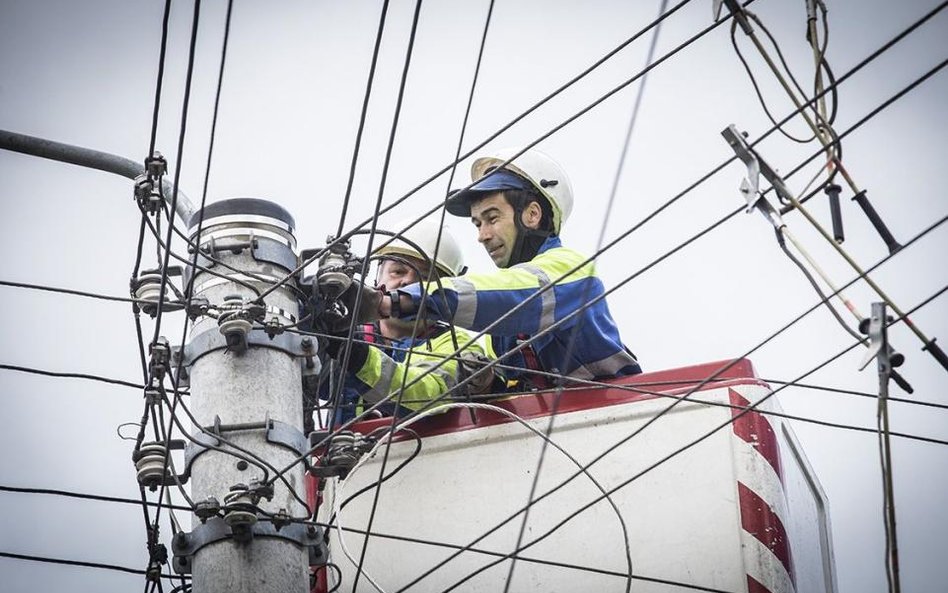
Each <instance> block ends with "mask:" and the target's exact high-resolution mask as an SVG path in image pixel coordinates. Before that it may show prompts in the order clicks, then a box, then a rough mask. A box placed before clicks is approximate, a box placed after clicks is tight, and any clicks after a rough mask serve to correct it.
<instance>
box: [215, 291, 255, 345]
mask: <svg viewBox="0 0 948 593" xmlns="http://www.w3.org/2000/svg"><path fill="white" fill-rule="evenodd" d="M250 319H251V315H250V311H248V310H247V308H246V307H245V306H244V300H243V298H242V297H241V296H240V295H234V294H232V295H228V296H226V297H224V302H223V304H222V305H221V314H220V317H218V320H217V324H218V326H219V328H220V332H221V334H223V336H224V337H225V338H226V339H227V349H228V350H230V351H231V352H234V353H236V354H243V353H244V352H246V351H247V347H248V342H247V336H248V334H249V333H250V330H251V329H252V328H253V324H252V323H251V322H250Z"/></svg>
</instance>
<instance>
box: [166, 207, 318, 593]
mask: <svg viewBox="0 0 948 593" xmlns="http://www.w3.org/2000/svg"><path fill="white" fill-rule="evenodd" d="M200 218H201V214H200V213H198V214H196V215H195V216H194V217H193V218H192V219H191V224H192V227H191V231H190V234H191V235H192V240H194V242H196V243H198V244H199V245H200V246H201V252H202V254H201V255H202V256H205V255H207V256H211V257H213V258H214V259H216V260H219V261H221V262H223V263H226V264H228V265H230V266H232V267H233V268H235V269H237V270H240V271H241V273H238V272H235V271H233V270H230V269H227V268H225V267H224V266H221V265H217V264H215V263H214V262H211V261H210V260H208V259H206V258H205V257H200V258H199V264H200V265H202V266H204V267H209V268H211V269H212V270H214V271H216V272H217V273H219V274H221V275H223V276H225V277H223V278H222V277H220V276H215V275H213V274H211V273H208V272H202V271H198V272H197V275H196V277H195V278H194V284H193V294H194V299H195V300H196V302H197V303H199V304H203V305H205V306H207V307H208V310H210V311H215V310H216V311H219V313H220V314H219V315H218V316H217V317H216V318H215V317H214V316H202V317H199V318H198V319H197V321H196V322H195V324H194V326H193V328H192V331H191V334H190V338H189V341H188V344H187V346H186V347H185V348H184V352H183V355H181V354H179V355H178V362H179V363H183V364H184V365H186V366H188V367H189V369H190V370H189V375H190V390H191V408H192V410H193V413H194V415H195V417H196V418H197V420H198V421H199V422H200V423H201V425H202V426H203V427H204V428H205V429H207V430H208V431H209V432H211V433H216V434H215V436H216V435H219V436H220V437H221V439H222V440H217V439H216V438H215V436H208V435H207V434H202V435H201V436H200V438H201V440H202V441H205V444H207V445H209V446H210V447H208V448H204V447H200V446H194V445H193V444H192V445H189V446H188V448H187V449H186V453H185V458H186V464H187V469H188V471H189V473H190V480H191V495H192V498H193V500H194V501H195V503H196V504H198V505H199V509H198V512H197V513H196V514H195V516H194V519H193V521H192V531H191V532H190V533H186V534H185V533H182V534H178V536H176V537H175V539H174V542H173V546H172V547H173V550H174V553H175V558H174V562H173V566H174V569H175V570H177V571H178V572H190V573H191V575H192V583H193V591H195V593H217V592H220V593H225V592H226V593H287V592H299V593H304V592H305V591H308V590H309V566H310V564H320V563H321V560H322V561H324V560H325V552H324V550H323V548H322V546H321V543H320V539H321V533H320V532H319V531H318V530H316V529H314V528H307V527H306V526H304V525H301V524H298V523H282V522H281V521H280V520H279V518H278V519H277V521H271V520H266V519H268V517H272V516H274V515H277V516H278V517H279V516H289V517H301V516H305V515H306V514H307V510H306V508H305V506H304V505H303V504H302V503H301V502H300V501H299V500H297V498H296V497H295V496H294V495H293V494H292V493H291V492H290V490H289V488H288V487H287V484H286V483H284V482H283V481H281V480H277V481H276V482H275V483H274V484H273V486H272V488H270V489H268V488H267V487H266V485H265V482H266V480H267V479H268V478H272V477H273V475H274V471H273V470H272V469H271V470H268V471H267V472H266V475H265V471H264V470H263V469H262V468H261V467H260V466H259V464H258V463H259V462H257V461H255V460H254V459H253V458H252V456H250V455H247V454H245V453H241V452H240V451H237V450H235V448H233V447H232V446H230V445H228V444H225V443H224V442H223V440H226V441H227V442H229V443H232V444H233V445H236V446H239V447H240V448H242V449H244V450H245V451H247V452H249V453H252V454H253V455H256V456H257V457H258V458H259V459H262V460H265V461H266V462H267V463H269V464H270V465H271V466H273V467H276V468H277V469H281V468H283V467H285V466H287V465H289V464H291V463H292V462H293V461H294V460H295V459H296V458H298V457H299V455H300V453H301V452H302V451H305V450H306V449H307V448H308V445H307V440H306V438H305V435H304V434H303V432H302V426H303V412H302V382H301V364H300V356H306V355H310V356H312V355H313V354H315V352H314V351H311V350H310V348H311V346H309V344H310V342H309V341H308V340H306V339H301V338H300V336H298V335H295V334H291V333H279V331H278V330H277V331H271V332H270V333H272V334H273V335H272V336H271V335H268V333H267V331H266V330H265V329H263V327H264V326H270V329H271V330H273V329H275V328H276V327H277V326H278V325H288V324H291V323H295V322H297V321H298V320H299V316H300V311H299V298H298V289H297V287H296V285H295V282H289V283H287V285H286V286H284V287H281V288H279V289H278V290H275V291H273V292H272V293H271V294H269V295H267V297H266V303H265V311H264V310H263V308H264V307H263V306H262V305H261V304H259V303H255V302H254V301H256V300H257V294H258V293H256V292H254V290H252V289H251V288H250V287H249V286H248V285H252V286H255V287H257V289H259V290H260V291H261V292H262V291H263V290H264V289H265V288H267V287H268V286H269V284H265V283H264V282H261V281H260V278H263V279H266V280H268V281H272V282H275V281H277V280H279V279H281V278H282V277H283V276H285V275H286V274H287V273H289V272H291V271H292V270H293V269H294V268H295V267H296V264H297V256H296V253H295V249H296V239H295V238H294V236H293V230H294V221H293V218H292V216H290V214H289V213H288V212H287V211H286V210H284V209H283V208H281V207H280V206H278V205H276V204H273V203H271V202H267V201H265V200H259V199H252V198H238V199H230V200H224V201H221V202H216V203H214V204H211V205H209V206H207V207H206V208H205V209H204V212H203V228H202V230H201V233H200V237H197V236H196V235H197V224H198V220H199V219H200ZM249 274H252V275H253V276H254V277H251V276H250V275H249ZM272 282H271V283H272ZM254 326H256V327H257V329H253V327H254ZM304 345H306V346H307V347H306V348H304ZM316 364H317V365H318V361H317V362H316ZM317 370H318V368H317ZM199 432H200V431H195V433H199ZM211 447H218V448H220V449H223V450H224V451H227V452H224V451H219V450H215V449H213V448H211ZM228 452H233V453H237V454H238V455H241V457H235V456H234V455H231V454H229V453H228ZM304 469H305V468H304V466H303V464H298V465H297V466H296V467H295V468H294V469H293V470H292V471H290V472H288V473H287V474H285V477H286V481H287V482H288V483H289V486H290V487H292V488H293V490H295V491H296V492H297V493H299V496H300V497H301V498H302V499H303V500H305V496H306V495H305V484H304V479H303V477H304V476H303V473H304ZM260 511H263V512H260ZM202 516H203V518H202Z"/></svg>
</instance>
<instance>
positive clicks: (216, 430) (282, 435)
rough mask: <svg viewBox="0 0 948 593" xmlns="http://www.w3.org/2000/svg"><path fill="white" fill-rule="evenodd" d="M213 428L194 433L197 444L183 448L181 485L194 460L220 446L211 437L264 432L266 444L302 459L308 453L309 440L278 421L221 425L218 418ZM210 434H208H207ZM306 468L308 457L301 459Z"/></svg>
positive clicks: (265, 420) (269, 420) (189, 473)
mask: <svg viewBox="0 0 948 593" xmlns="http://www.w3.org/2000/svg"><path fill="white" fill-rule="evenodd" d="M214 420H215V422H214V426H207V427H205V428H204V430H205V431H206V432H196V433H195V434H194V435H193V438H194V440H195V441H198V442H197V443H194V442H192V443H188V444H187V446H186V447H185V448H184V472H183V475H182V476H181V478H182V483H183V482H185V481H187V479H188V478H189V477H190V476H191V466H192V465H193V464H194V460H195V459H197V458H198V457H199V456H200V455H201V454H202V453H204V452H205V451H208V450H210V448H211V447H217V446H219V445H220V441H219V440H218V439H216V438H215V437H214V436H213V435H218V436H223V435H224V433H226V432H236V431H239V430H266V439H267V442H270V443H273V444H274V445H281V446H283V447H285V448H287V449H289V450H290V451H293V452H294V453H296V454H297V455H299V456H301V457H304V456H305V454H306V452H307V451H309V439H308V438H307V437H306V435H305V434H303V432H302V431H301V430H299V429H297V428H296V427H295V426H292V425H290V424H287V423H286V422H280V421H279V420H271V419H270V418H266V419H264V421H263V422H247V423H243V424H221V422H220V418H219V417H218V418H214ZM208 433H210V434H208ZM303 462H304V463H305V465H306V467H307V468H309V467H310V461H309V457H308V456H305V457H304V459H303Z"/></svg>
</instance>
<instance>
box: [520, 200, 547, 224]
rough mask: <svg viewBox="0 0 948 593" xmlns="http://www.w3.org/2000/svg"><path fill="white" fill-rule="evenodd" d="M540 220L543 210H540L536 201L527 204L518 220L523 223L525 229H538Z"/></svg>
mask: <svg viewBox="0 0 948 593" xmlns="http://www.w3.org/2000/svg"><path fill="white" fill-rule="evenodd" d="M542 218H543V210H542V209H541V208H540V204H539V203H538V202H536V201H533V202H530V203H529V204H527V206H526V208H524V209H523V214H521V215H520V220H521V222H523V226H525V227H527V228H528V229H538V228H540V220H541V219H542Z"/></svg>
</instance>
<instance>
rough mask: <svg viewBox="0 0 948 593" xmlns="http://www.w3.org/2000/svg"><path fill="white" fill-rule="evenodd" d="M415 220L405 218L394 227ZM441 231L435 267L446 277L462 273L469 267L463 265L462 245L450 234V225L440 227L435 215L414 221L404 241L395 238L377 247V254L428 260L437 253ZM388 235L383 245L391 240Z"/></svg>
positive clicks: (399, 228)
mask: <svg viewBox="0 0 948 593" xmlns="http://www.w3.org/2000/svg"><path fill="white" fill-rule="evenodd" d="M412 222H414V220H413V219H412V220H405V221H401V222H398V223H396V224H395V225H393V226H392V228H393V229H397V231H395V232H398V231H401V230H402V229H404V228H406V227H407V226H408V225H409V224H411V223H412ZM439 230H440V231H441V243H440V247H438V250H437V251H438V254H437V255H438V257H437V259H435V267H437V268H438V271H440V272H441V273H442V274H444V275H447V276H460V275H461V274H463V273H464V272H465V270H466V268H465V267H464V256H463V255H461V247H460V245H458V242H457V240H456V239H455V238H454V235H452V234H451V231H450V229H449V228H448V227H446V226H445V227H443V228H442V227H439V225H438V221H437V220H435V219H433V218H426V219H423V220H422V221H421V222H418V223H417V224H415V226H413V227H411V228H410V229H408V230H407V231H404V232H401V236H403V237H404V238H405V239H407V241H404V240H402V239H401V238H398V239H395V240H394V241H391V242H389V243H388V245H384V246H383V247H379V248H378V249H376V250H375V251H374V252H373V254H374V255H377V256H379V255H389V254H391V255H403V256H408V257H414V258H417V259H420V260H422V261H429V260H431V258H432V257H433V256H434V255H435V244H436V243H435V242H436V241H437V239H438V231H439ZM388 241H389V238H388V237H386V238H384V240H383V244H384V243H385V242H388ZM412 244H414V245H417V246H418V248H420V249H421V253H419V251H418V248H416V247H414V245H412Z"/></svg>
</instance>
